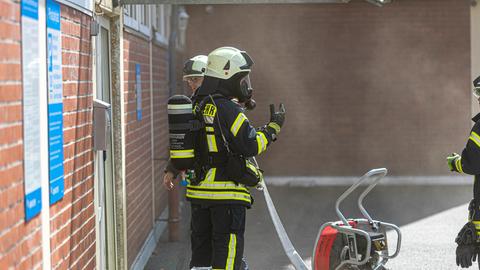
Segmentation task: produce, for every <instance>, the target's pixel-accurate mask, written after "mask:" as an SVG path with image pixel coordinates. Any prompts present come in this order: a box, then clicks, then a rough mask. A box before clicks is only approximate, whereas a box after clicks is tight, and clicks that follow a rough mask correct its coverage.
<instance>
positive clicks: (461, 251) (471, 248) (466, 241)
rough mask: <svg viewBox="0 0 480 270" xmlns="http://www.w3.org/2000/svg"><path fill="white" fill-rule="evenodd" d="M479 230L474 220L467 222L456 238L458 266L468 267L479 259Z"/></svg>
mask: <svg viewBox="0 0 480 270" xmlns="http://www.w3.org/2000/svg"><path fill="white" fill-rule="evenodd" d="M477 238H478V237H477V230H476V228H475V225H474V224H473V223H472V222H467V223H466V224H465V225H464V226H463V228H462V229H461V230H460V232H459V233H458V235H457V237H456V238H455V242H456V243H457V245H458V246H457V249H456V251H455V253H456V256H457V266H461V267H462V268H467V267H470V266H472V262H474V261H476V259H477V254H478V250H477V245H478V244H477Z"/></svg>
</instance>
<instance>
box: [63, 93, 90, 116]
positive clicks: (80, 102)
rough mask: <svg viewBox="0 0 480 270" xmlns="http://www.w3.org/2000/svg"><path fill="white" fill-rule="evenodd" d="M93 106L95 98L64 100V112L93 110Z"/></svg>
mask: <svg viewBox="0 0 480 270" xmlns="http://www.w3.org/2000/svg"><path fill="white" fill-rule="evenodd" d="M92 105H93V97H91V96H89V97H80V98H72V99H64V100H63V111H64V112H72V111H76V110H83V109H88V108H92Z"/></svg>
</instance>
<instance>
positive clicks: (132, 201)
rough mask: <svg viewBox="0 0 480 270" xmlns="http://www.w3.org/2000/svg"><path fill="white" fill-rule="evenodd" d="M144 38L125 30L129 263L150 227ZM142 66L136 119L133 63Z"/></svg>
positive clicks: (147, 73) (146, 49)
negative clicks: (139, 107)
mask: <svg viewBox="0 0 480 270" xmlns="http://www.w3.org/2000/svg"><path fill="white" fill-rule="evenodd" d="M149 55H150V52H149V45H148V41H147V40H146V39H142V38H139V37H137V36H134V35H131V34H128V33H124V74H125V77H124V78H125V81H124V84H125V88H124V89H125V92H124V99H125V156H126V163H125V167H126V170H125V174H126V186H127V243H128V244H127V246H128V251H127V253H128V265H129V267H130V266H131V264H132V263H133V261H134V260H135V257H136V256H137V254H138V252H139V251H140V249H141V247H142V245H143V243H144V242H145V240H146V239H147V236H148V234H149V233H150V230H151V229H152V225H153V222H152V207H153V206H152V152H151V151H152V146H151V143H152V141H151V140H152V136H151V135H152V133H151V123H150V120H151V119H150V117H151V115H150V62H149V61H150V60H149ZM137 63H138V64H140V66H141V79H142V91H141V92H142V119H141V120H137V96H136V91H135V65H136V64H137Z"/></svg>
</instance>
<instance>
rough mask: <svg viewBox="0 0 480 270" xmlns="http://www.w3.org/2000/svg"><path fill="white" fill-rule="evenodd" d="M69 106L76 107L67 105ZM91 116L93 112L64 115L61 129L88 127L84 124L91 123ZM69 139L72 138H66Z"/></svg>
mask: <svg viewBox="0 0 480 270" xmlns="http://www.w3.org/2000/svg"><path fill="white" fill-rule="evenodd" d="M82 102H84V101H82ZM70 103H75V102H74V101H72V102H70ZM69 106H76V105H73V104H69ZM73 112H74V111H73ZM92 116H93V110H86V111H80V112H76V113H70V114H68V115H64V116H63V127H64V128H70V127H76V126H88V125H85V124H90V123H92ZM65 137H67V136H65ZM71 139H72V138H70V137H68V140H69V141H70V140H71Z"/></svg>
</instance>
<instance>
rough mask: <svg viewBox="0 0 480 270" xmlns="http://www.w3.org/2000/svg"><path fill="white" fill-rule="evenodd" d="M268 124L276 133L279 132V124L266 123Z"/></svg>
mask: <svg viewBox="0 0 480 270" xmlns="http://www.w3.org/2000/svg"><path fill="white" fill-rule="evenodd" d="M268 126H269V127H271V128H273V129H275V132H276V133H277V134H278V133H280V126H279V125H278V124H277V123H274V122H270V123H268Z"/></svg>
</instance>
